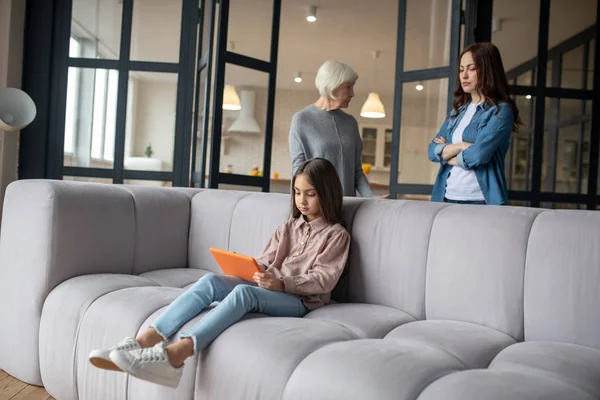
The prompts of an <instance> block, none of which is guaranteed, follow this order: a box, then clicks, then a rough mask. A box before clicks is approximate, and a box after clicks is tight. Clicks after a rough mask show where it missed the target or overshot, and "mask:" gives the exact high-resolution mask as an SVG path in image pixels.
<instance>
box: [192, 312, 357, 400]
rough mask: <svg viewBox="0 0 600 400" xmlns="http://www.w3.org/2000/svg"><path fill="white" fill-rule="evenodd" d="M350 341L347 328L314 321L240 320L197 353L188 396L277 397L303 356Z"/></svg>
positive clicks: (220, 397)
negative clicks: (195, 375)
mask: <svg viewBox="0 0 600 400" xmlns="http://www.w3.org/2000/svg"><path fill="white" fill-rule="evenodd" d="M352 339H354V335H353V334H352V333H351V332H350V331H349V330H348V329H346V328H344V327H342V326H340V325H337V324H334V323H331V322H326V321H319V320H314V319H312V320H311V319H306V318H272V317H269V318H251V319H247V320H244V321H241V322H239V323H237V324H235V325H233V326H231V327H230V328H229V329H227V330H226V331H225V332H223V333H222V334H221V335H220V336H219V337H218V338H217V339H216V340H215V341H214V342H213V343H212V344H211V345H210V346H209V347H208V348H207V349H205V350H204V351H203V352H202V354H201V355H200V357H199V360H198V362H199V365H198V378H197V381H196V391H195V397H194V398H196V399H260V400H279V399H281V395H282V393H283V390H284V388H285V385H286V384H287V382H288V379H289V378H290V375H292V373H294V371H295V370H296V368H297V366H298V364H300V363H301V362H302V360H304V359H305V358H306V357H307V356H308V355H309V354H311V353H313V352H314V351H316V350H317V349H319V348H322V347H324V346H327V345H329V344H331V343H335V342H340V341H348V340H352ZM330 384H331V382H330ZM304 386H306V382H305V385H304ZM335 386H337V385H335Z"/></svg>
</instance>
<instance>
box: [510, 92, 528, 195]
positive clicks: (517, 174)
mask: <svg viewBox="0 0 600 400" xmlns="http://www.w3.org/2000/svg"><path fill="white" fill-rule="evenodd" d="M527 97H528V96H515V102H516V104H517V108H518V109H519V116H520V117H521V121H523V125H522V126H520V127H519V133H513V135H512V137H511V144H510V148H509V149H508V153H507V154H506V163H505V173H506V177H507V184H508V189H509V190H530V189H531V170H532V163H533V124H534V110H535V97H530V98H527Z"/></svg>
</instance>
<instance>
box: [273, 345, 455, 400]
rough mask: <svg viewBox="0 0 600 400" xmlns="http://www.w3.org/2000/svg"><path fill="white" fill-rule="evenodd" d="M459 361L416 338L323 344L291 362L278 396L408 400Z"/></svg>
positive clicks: (316, 399) (288, 399)
mask: <svg viewBox="0 0 600 400" xmlns="http://www.w3.org/2000/svg"><path fill="white" fill-rule="evenodd" d="M463 368H464V367H463V366H462V364H461V363H460V362H459V361H458V360H456V359H455V358H454V357H452V356H451V355H449V354H447V353H446V352H444V351H442V350H439V349H435V348H433V347H428V346H423V345H420V344H409V343H404V344H400V343H397V342H395V341H392V340H381V339H367V340H353V341H349V342H342V343H335V344H331V345H329V346H326V347H323V348H321V349H319V350H317V351H315V352H314V353H312V354H311V355H309V356H308V357H306V359H305V360H304V361H302V363H301V364H300V365H299V366H298V368H296V370H295V371H294V373H293V374H292V376H291V377H290V380H289V382H288V384H287V386H286V388H285V391H284V393H283V397H282V399H283V400H301V399H311V400H319V399H323V400H326V399H327V400H329V399H345V400H352V399H357V400H359V399H360V400H364V399H377V400H388V399H389V400H392V399H393V400H413V399H415V398H416V397H417V396H418V394H419V393H421V391H422V390H423V388H424V387H426V386H427V385H429V384H430V383H431V382H433V381H434V380H436V379H438V378H439V377H441V376H444V375H446V374H449V373H451V372H454V371H460V370H462V369H463Z"/></svg>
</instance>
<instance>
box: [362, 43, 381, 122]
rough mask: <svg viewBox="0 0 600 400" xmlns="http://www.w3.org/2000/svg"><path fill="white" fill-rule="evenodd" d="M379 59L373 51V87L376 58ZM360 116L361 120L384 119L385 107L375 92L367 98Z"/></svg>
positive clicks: (377, 53) (375, 73)
mask: <svg viewBox="0 0 600 400" xmlns="http://www.w3.org/2000/svg"><path fill="white" fill-rule="evenodd" d="M378 57H379V52H378V51H377V50H375V51H374V52H373V60H374V61H373V64H374V65H373V85H375V80H376V75H377V72H376V69H377V65H376V63H377V58H378ZM360 116H361V117H363V118H384V117H385V107H384V106H383V103H382V102H381V99H380V98H379V94H378V93H377V92H371V93H369V96H368V97H367V101H365V104H363V106H362V109H361V110H360Z"/></svg>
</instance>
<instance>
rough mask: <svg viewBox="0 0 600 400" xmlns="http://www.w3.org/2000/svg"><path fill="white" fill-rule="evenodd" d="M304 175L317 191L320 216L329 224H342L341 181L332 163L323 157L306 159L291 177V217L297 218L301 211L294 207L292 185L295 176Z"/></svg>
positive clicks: (342, 194)
mask: <svg viewBox="0 0 600 400" xmlns="http://www.w3.org/2000/svg"><path fill="white" fill-rule="evenodd" d="M299 175H304V176H305V177H306V178H307V179H308V181H309V182H310V183H311V185H313V186H314V188H315V190H316V191H317V197H318V199H319V205H320V209H321V218H323V219H324V220H325V221H327V222H328V223H330V224H335V223H338V224H342V202H343V198H344V192H343V190H342V183H341V182H340V178H339V176H338V174H337V171H336V170H335V167H334V166H333V164H332V163H330V162H329V161H328V160H326V159H324V158H313V159H310V160H306V161H305V162H304V163H303V164H302V165H301V166H300V168H298V170H297V171H296V173H295V174H294V177H293V178H292V217H294V218H299V217H300V216H301V215H302V213H301V212H300V210H298V207H296V198H295V195H294V193H295V190H294V185H295V184H296V178H297V177H298V176H299Z"/></svg>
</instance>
